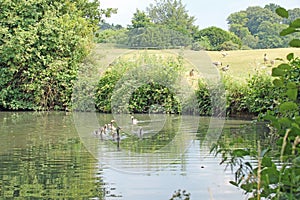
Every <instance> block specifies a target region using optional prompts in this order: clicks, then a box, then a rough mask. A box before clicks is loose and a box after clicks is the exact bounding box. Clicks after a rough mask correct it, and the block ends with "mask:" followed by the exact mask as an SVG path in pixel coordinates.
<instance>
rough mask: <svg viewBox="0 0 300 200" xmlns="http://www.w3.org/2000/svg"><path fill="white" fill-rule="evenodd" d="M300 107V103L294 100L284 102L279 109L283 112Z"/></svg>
mask: <svg viewBox="0 0 300 200" xmlns="http://www.w3.org/2000/svg"><path fill="white" fill-rule="evenodd" d="M297 109H298V105H297V104H296V103H294V102H284V103H282V104H281V105H280V106H279V111H280V112H281V113H285V112H289V111H295V110H297Z"/></svg>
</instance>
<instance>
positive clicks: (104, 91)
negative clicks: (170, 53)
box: [95, 53, 182, 113]
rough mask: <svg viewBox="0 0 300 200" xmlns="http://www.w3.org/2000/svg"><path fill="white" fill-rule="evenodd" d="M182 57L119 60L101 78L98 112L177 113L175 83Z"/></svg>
mask: <svg viewBox="0 0 300 200" xmlns="http://www.w3.org/2000/svg"><path fill="white" fill-rule="evenodd" d="M181 70H182V58H181V57H177V58H175V57H169V58H162V57H159V56H155V55H149V54H147V53H146V54H139V55H134V56H133V58H132V59H125V58H120V59H118V60H117V61H115V62H114V64H113V65H111V66H110V67H109V68H108V70H106V71H105V72H104V74H103V76H102V77H101V78H100V80H99V82H98V84H97V86H96V92H95V103H96V109H97V110H98V111H100V112H112V111H114V112H125V111H127V112H136V113H145V112H150V111H151V112H159V113H180V112H181V105H180V101H179V100H178V98H177V97H176V91H177V88H176V84H177V83H176V81H177V79H178V77H179V73H180V71H181Z"/></svg>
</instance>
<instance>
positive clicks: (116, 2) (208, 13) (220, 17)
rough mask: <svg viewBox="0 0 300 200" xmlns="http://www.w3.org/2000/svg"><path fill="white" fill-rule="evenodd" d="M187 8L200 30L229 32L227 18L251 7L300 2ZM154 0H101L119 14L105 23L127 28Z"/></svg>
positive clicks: (247, 0)
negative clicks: (136, 14)
mask: <svg viewBox="0 0 300 200" xmlns="http://www.w3.org/2000/svg"><path fill="white" fill-rule="evenodd" d="M181 2H182V3H183V4H184V5H185V6H186V10H188V14H189V15H190V16H195V17H196V19H197V20H196V22H195V25H198V26H199V28H200V29H203V28H207V27H210V26H217V27H219V28H222V29H224V30H228V25H227V21H226V19H227V17H228V16H229V15H230V14H232V13H234V12H238V11H241V10H245V9H246V8H248V7H249V6H261V7H264V6H265V5H266V4H269V3H275V4H277V5H280V6H282V7H284V8H286V9H293V8H299V7H300V0H181ZM151 3H152V4H155V1H154V0H100V4H101V6H100V7H101V8H118V13H117V14H114V15H113V16H112V17H111V18H108V19H106V20H105V21H106V22H108V23H113V24H115V25H116V24H120V25H122V26H123V27H127V25H128V24H131V19H132V17H133V13H135V11H136V9H137V8H138V9H139V10H143V11H145V10H146V7H148V6H149V5H150V4H151Z"/></svg>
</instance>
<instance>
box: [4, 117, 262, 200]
mask: <svg viewBox="0 0 300 200" xmlns="http://www.w3.org/2000/svg"><path fill="white" fill-rule="evenodd" d="M135 117H136V118H137V119H138V120H139V123H138V124H137V125H132V124H131V121H130V116H129V115H128V116H127V115H124V116H113V115H110V114H99V113H97V114H96V113H63V112H44V113H36V112H34V113H33V112H0V197H1V198H2V199H6V198H7V199H24V198H27V199H109V200H110V199H111V200H117V199H124V200H141V199H143V200H148V199H149V200H153V199H161V200H167V199H170V197H171V196H172V194H173V193H174V191H175V190H178V189H185V190H186V191H187V192H189V193H191V199H192V200H198V199H214V200H218V199H222V200H224V199H225V200H226V199H230V200H240V199H245V198H246V196H245V195H244V194H243V192H242V191H241V190H238V189H237V188H235V187H234V186H232V185H230V184H229V181H230V180H233V179H234V174H233V173H231V171H230V169H227V170H225V165H219V163H220V160H221V158H220V157H214V156H213V155H211V154H209V149H210V147H211V144H212V143H213V142H215V141H217V140H222V141H223V142H224V143H226V144H230V145H232V142H234V145H233V146H231V147H232V148H237V147H246V146H247V147H253V148H255V140H256V139H257V137H258V136H257V133H256V132H257V129H256V128H253V127H252V126H250V124H251V122H250V121H247V120H221V119H213V118H205V117H195V116H175V115H174V116H172V115H171V116H169V115H135ZM111 119H115V121H116V122H115V123H114V125H115V126H120V127H121V131H120V138H121V139H120V141H119V143H118V141H117V140H116V139H113V138H112V136H111V135H109V133H108V132H107V133H106V134H105V135H103V136H102V137H101V136H100V134H96V133H95V132H94V131H95V129H97V128H98V127H99V126H100V125H102V124H105V123H109V122H110V121H111ZM140 132H141V135H139V133H140ZM239 138H243V140H239ZM241 141H243V142H241Z"/></svg>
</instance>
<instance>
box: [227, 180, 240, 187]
mask: <svg viewBox="0 0 300 200" xmlns="http://www.w3.org/2000/svg"><path fill="white" fill-rule="evenodd" d="M229 183H230V184H231V185H234V186H236V187H239V184H237V182H234V181H229Z"/></svg>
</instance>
